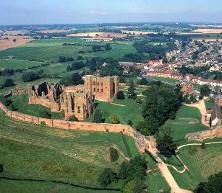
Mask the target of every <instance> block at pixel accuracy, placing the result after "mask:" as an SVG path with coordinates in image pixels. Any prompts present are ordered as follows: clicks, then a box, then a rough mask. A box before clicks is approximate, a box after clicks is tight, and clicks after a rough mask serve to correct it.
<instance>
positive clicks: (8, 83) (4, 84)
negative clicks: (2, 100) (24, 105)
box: [1, 78, 15, 88]
mask: <svg viewBox="0 0 222 193" xmlns="http://www.w3.org/2000/svg"><path fill="white" fill-rule="evenodd" d="M11 86H15V83H14V81H13V80H12V79H11V78H8V79H6V80H5V82H4V83H3V84H2V85H1V88H7V87H11Z"/></svg>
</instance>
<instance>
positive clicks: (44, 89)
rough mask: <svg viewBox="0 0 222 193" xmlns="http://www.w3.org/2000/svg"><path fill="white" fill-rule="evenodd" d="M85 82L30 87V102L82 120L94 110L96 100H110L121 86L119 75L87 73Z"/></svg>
mask: <svg viewBox="0 0 222 193" xmlns="http://www.w3.org/2000/svg"><path fill="white" fill-rule="evenodd" d="M83 79H84V84H82V85H77V86H70V87H64V86H61V85H59V84H56V85H48V84H47V83H46V82H44V83H42V84H40V85H38V86H32V87H30V88H29V104H39V105H43V106H46V107H48V108H50V109H51V111H52V112H64V115H65V119H69V118H70V117H73V116H75V117H76V118H77V119H78V120H80V121H82V120H84V119H86V118H87V117H89V116H90V115H91V114H92V113H93V110H94V101H95V100H99V101H106V102H110V101H111V100H112V98H113V97H114V96H116V94H117V92H118V87H119V80H118V77H116V76H113V77H99V76H93V75H86V76H85V77H84V78H83Z"/></svg>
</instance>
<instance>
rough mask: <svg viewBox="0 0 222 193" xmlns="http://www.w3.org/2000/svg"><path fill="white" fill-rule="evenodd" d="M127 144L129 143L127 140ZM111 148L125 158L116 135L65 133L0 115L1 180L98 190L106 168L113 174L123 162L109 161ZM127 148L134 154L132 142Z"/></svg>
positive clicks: (118, 136)
mask: <svg viewBox="0 0 222 193" xmlns="http://www.w3.org/2000/svg"><path fill="white" fill-rule="evenodd" d="M127 141H130V140H129V138H128V137H127ZM113 144H115V145H117V146H118V148H119V149H120V151H122V152H123V153H124V154H125V155H126V156H127V149H126V146H125V144H124V142H123V140H122V136H121V135H120V134H118V133H96V132H84V131H67V130H62V129H54V128H48V127H43V126H37V125H31V124H27V123H23V122H16V121H14V120H11V119H9V118H7V117H6V116H5V115H4V114H3V113H2V112H0V154H1V155H2V156H1V157H0V163H2V164H3V165H4V173H3V174H2V175H4V176H9V177H19V178H34V179H49V180H62V181H66V182H72V183H77V184H82V185H88V186H97V187H98V186H99V185H98V182H97V178H98V175H99V174H100V173H101V171H102V170H103V169H104V168H105V167H111V168H113V169H115V170H116V169H117V168H118V167H119V164H120V163H121V162H122V161H123V160H124V158H123V157H122V156H120V158H119V160H118V162H115V163H112V162H111V161H110V159H109V156H108V149H109V147H111V146H112V145H113ZM129 146H130V147H131V146H134V148H133V149H134V150H135V145H134V144H133V143H132V141H130V144H129ZM134 150H133V151H134ZM0 183H1V184H2V183H3V181H2V180H0ZM7 184H8V185H5V189H7V188H8V189H10V187H8V186H9V185H10V183H9V182H7ZM17 186H18V185H17ZM27 186H28V187H29V185H27ZM33 186H34V187H33V188H35V187H36V186H35V185H34V184H33ZM119 186H120V185H119V184H112V185H111V187H119ZM28 187H24V190H26V188H27V189H28ZM55 187H57V186H56V185H54V186H53V188H55ZM21 188H22V187H21ZM36 188H37V187H36ZM26 191H27V190H26ZM42 192H43V190H42Z"/></svg>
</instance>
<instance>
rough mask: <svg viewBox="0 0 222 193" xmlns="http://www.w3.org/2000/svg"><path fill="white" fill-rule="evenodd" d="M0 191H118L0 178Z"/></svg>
mask: <svg viewBox="0 0 222 193" xmlns="http://www.w3.org/2000/svg"><path fill="white" fill-rule="evenodd" d="M0 187H1V191H2V192H4V193H12V192H13V193H51V192H53V193H58V192H59V193H97V192H98V193H118V192H116V191H115V192H114V191H108V190H100V191H97V190H86V189H83V188H77V187H71V186H69V185H61V184H56V185H55V184H54V183H41V182H40V183H39V182H19V183H18V182H14V181H4V180H0Z"/></svg>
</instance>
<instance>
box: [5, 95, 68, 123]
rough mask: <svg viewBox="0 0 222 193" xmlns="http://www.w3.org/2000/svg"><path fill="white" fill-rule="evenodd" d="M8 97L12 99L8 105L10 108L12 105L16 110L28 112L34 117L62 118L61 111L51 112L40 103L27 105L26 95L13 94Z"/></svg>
mask: <svg viewBox="0 0 222 193" xmlns="http://www.w3.org/2000/svg"><path fill="white" fill-rule="evenodd" d="M9 99H11V100H12V104H11V105H10V106H9V108H11V109H12V106H13V108H15V109H16V111H18V112H21V113H24V114H28V115H33V116H36V117H43V118H52V119H64V116H63V114H62V113H54V112H51V111H50V109H49V108H47V107H44V106H42V105H29V104H28V96H27V95H21V96H14V97H10V98H9ZM12 110H14V109H12Z"/></svg>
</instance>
